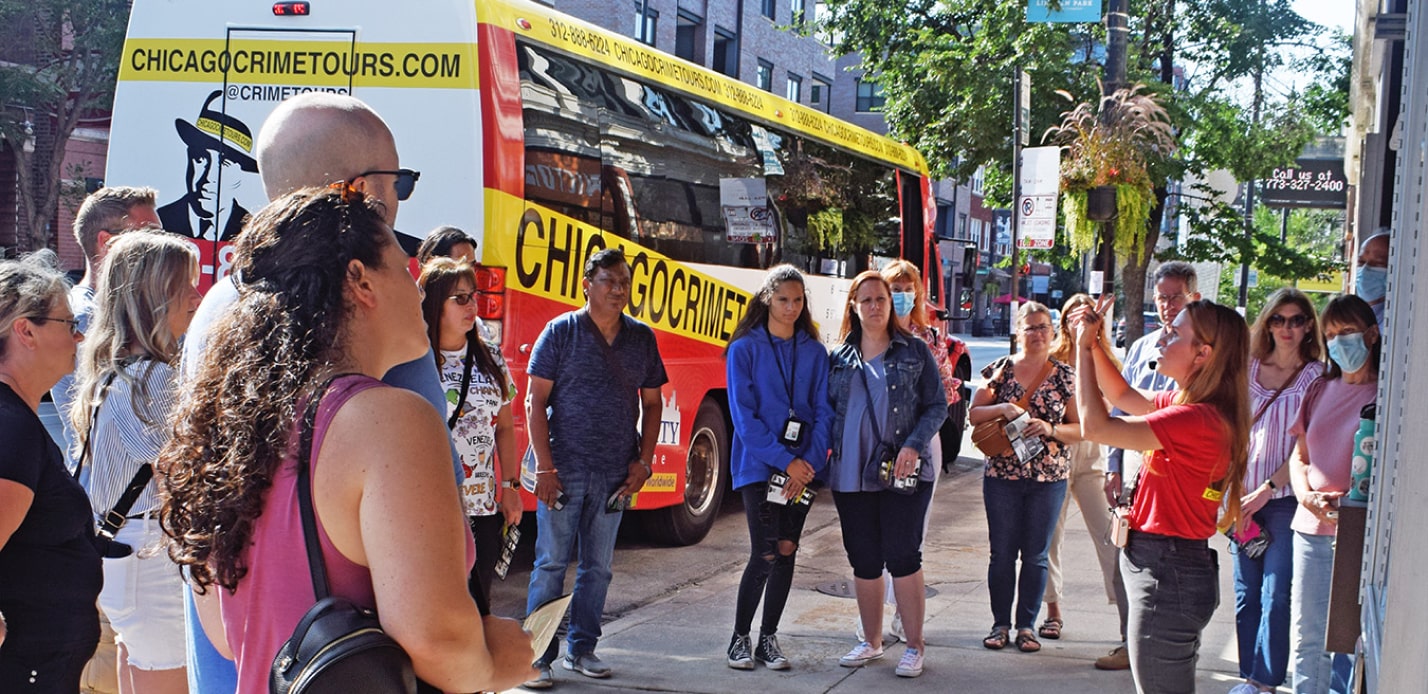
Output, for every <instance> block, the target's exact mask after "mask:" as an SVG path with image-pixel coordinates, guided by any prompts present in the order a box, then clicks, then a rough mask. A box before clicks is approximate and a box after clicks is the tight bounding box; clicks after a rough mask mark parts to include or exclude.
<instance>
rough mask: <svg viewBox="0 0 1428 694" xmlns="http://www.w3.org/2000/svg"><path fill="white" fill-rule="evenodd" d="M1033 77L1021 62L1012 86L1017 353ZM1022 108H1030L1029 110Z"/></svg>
mask: <svg viewBox="0 0 1428 694" xmlns="http://www.w3.org/2000/svg"><path fill="white" fill-rule="evenodd" d="M1030 102H1031V78H1030V76H1029V75H1027V74H1026V71H1025V70H1023V69H1021V66H1019V65H1018V66H1017V67H1016V84H1015V86H1014V87H1013V89H1012V117H1013V118H1014V119H1015V121H1016V122H1015V123H1013V125H1012V129H1013V132H1014V135H1015V137H1013V138H1012V201H1013V203H1012V216H1011V303H1010V304H1008V305H1007V310H1008V314H1009V316H1008V319H1007V339H1008V341H1009V342H1010V345H1008V348H1007V351H1008V352H1009V353H1010V354H1016V313H1017V308H1018V306H1019V305H1020V303H1021V302H1020V300H1019V299H1018V296H1017V295H1018V291H1017V284H1018V283H1019V282H1021V253H1020V252H1019V250H1018V249H1017V245H1018V242H1017V238H1018V234H1019V232H1020V231H1021V148H1022V147H1025V146H1026V143H1027V130H1029V129H1030V123H1028V122H1027V121H1029V120H1030V118H1029V117H1028V116H1029V113H1030V111H1031V103H1030ZM1023 111H1025V112H1027V113H1026V114H1024V113H1023Z"/></svg>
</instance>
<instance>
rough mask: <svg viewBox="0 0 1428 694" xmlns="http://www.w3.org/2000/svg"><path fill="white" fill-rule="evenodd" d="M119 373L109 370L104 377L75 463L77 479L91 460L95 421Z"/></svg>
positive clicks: (75, 476) (90, 412)
mask: <svg viewBox="0 0 1428 694" xmlns="http://www.w3.org/2000/svg"><path fill="white" fill-rule="evenodd" d="M117 375H119V372H117V371H111V372H109V377H108V378H106V379H104V387H103V388H100V389H99V401H98V402H96V403H94V409H92V410H90V411H89V431H86V432H84V448H83V449H81V450H80V453H79V460H77V461H75V463H74V479H75V481H79V473H80V471H81V470H83V469H84V464H85V462H87V461H88V460H89V447H90V445H91V444H92V443H93V442H94V423H95V422H96V421H98V420H99V408H100V407H101V406H102V405H104V399H105V398H107V397H109V386H111V385H113V383H114V377H115V376H117Z"/></svg>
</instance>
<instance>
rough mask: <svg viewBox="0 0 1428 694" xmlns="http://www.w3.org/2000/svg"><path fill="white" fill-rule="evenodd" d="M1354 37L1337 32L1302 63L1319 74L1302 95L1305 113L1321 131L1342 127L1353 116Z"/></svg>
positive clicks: (1311, 72)
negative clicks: (1352, 74) (1350, 83)
mask: <svg viewBox="0 0 1428 694" xmlns="http://www.w3.org/2000/svg"><path fill="white" fill-rule="evenodd" d="M1352 44H1353V37H1352V36H1350V35H1348V34H1345V33H1342V32H1340V33H1337V34H1335V35H1334V36H1333V37H1332V39H1331V40H1330V41H1329V43H1328V45H1327V46H1325V49H1324V50H1321V51H1315V52H1314V53H1313V54H1311V55H1310V56H1309V57H1308V58H1306V59H1305V60H1304V61H1303V63H1302V65H1300V67H1301V68H1302V69H1303V70H1305V71H1306V72H1307V73H1308V74H1310V75H1312V76H1314V77H1315V81H1314V82H1312V83H1310V84H1309V86H1308V87H1306V88H1305V89H1304V93H1303V94H1302V95H1300V97H1299V100H1300V102H1301V103H1303V105H1304V114H1305V115H1306V116H1307V117H1308V118H1309V120H1310V122H1312V123H1313V124H1314V127H1315V129H1316V130H1318V131H1319V132H1323V133H1332V132H1336V131H1338V129H1339V128H1340V127H1341V126H1342V125H1343V123H1344V119H1346V118H1348V117H1349V79H1350V73H1351V71H1352V68H1353V57H1354V56H1353V48H1352Z"/></svg>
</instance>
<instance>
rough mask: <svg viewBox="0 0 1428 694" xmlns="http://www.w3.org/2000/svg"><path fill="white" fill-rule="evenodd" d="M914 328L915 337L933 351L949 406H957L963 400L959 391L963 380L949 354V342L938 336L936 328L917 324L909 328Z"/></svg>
mask: <svg viewBox="0 0 1428 694" xmlns="http://www.w3.org/2000/svg"><path fill="white" fill-rule="evenodd" d="M909 327H911V328H912V330H911V332H912V335H913V337H916V338H917V339H919V340H922V341H923V342H926V343H927V347H928V348H929V349H931V350H932V358H933V359H934V360H936V362H937V374H938V375H939V376H941V377H942V388H943V390H946V391H947V404H948V405H955V404H957V401H958V400H961V399H962V396H961V394H960V393H959V391H958V389H959V388H961V387H962V379H960V378H957V376H956V375H955V373H956V371H955V369H956V366H957V365H956V364H953V363H952V360H951V359H950V358H949V357H948V354H947V340H946V339H945V338H943V337H942V336H941V335H940V334H938V332H937V329H936V328H932V327H926V328H922V327H919V326H918V325H917V324H916V323H914V324H912V325H911V326H909Z"/></svg>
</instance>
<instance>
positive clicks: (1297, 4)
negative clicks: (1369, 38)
mask: <svg viewBox="0 0 1428 694" xmlns="http://www.w3.org/2000/svg"><path fill="white" fill-rule="evenodd" d="M1354 4H1355V3H1354V0H1294V2H1293V4H1292V6H1293V7H1294V11H1295V12H1298V13H1299V15H1300V16H1302V17H1304V18H1305V19H1308V20H1310V21H1312V22H1317V23H1319V24H1323V25H1326V26H1332V27H1338V28H1340V29H1343V30H1344V31H1346V32H1353V30H1354Z"/></svg>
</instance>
